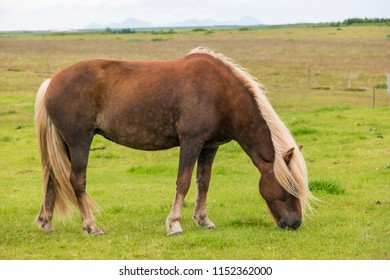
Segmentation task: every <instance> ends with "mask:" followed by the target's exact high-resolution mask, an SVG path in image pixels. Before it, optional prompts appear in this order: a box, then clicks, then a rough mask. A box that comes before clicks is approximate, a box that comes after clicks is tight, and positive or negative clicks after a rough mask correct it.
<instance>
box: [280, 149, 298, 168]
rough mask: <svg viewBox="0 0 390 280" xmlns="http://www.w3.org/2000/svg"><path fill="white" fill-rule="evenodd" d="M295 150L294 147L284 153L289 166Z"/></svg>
mask: <svg viewBox="0 0 390 280" xmlns="http://www.w3.org/2000/svg"><path fill="white" fill-rule="evenodd" d="M294 149H295V147H292V148H291V149H289V150H288V151H287V152H285V153H284V155H283V159H284V161H285V162H286V164H287V165H288V164H289V163H290V161H291V159H292V157H293V155H294Z"/></svg>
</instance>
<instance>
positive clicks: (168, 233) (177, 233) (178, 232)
mask: <svg viewBox="0 0 390 280" xmlns="http://www.w3.org/2000/svg"><path fill="white" fill-rule="evenodd" d="M177 235H183V231H175V232H173V231H170V232H167V236H177Z"/></svg>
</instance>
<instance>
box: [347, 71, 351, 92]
mask: <svg viewBox="0 0 390 280" xmlns="http://www.w3.org/2000/svg"><path fill="white" fill-rule="evenodd" d="M347 88H348V89H350V88H351V69H349V71H348V84H347Z"/></svg>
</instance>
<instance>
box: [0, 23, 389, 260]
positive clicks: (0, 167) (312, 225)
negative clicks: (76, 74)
mask: <svg viewBox="0 0 390 280" xmlns="http://www.w3.org/2000/svg"><path fill="white" fill-rule="evenodd" d="M335 32H336V28H292V29H287V28H278V29H264V30H262V29H260V30H253V29H249V30H246V31H245V32H242V31H239V30H233V29H230V30H213V33H211V34H208V35H207V36H206V34H204V32H192V31H191V30H187V31H178V32H176V33H170V34H169V38H170V39H169V40H168V41H156V42H151V40H152V39H153V38H155V35H154V34H151V33H145V34H138V33H136V34H91V35H89V34H80V35H78V34H76V35H66V36H55V35H53V36H33V35H25V34H24V35H20V36H18V35H17V34H14V35H12V36H11V35H10V36H2V37H0V56H1V60H0V61H1V62H0V237H1V239H0V259H387V260H388V259H390V245H389V242H388V240H389V239H390V223H389V217H390V180H389V178H390V122H389V113H390V111H389V107H390V98H388V97H387V94H386V89H377V106H376V109H371V106H372V100H371V90H367V91H345V90H344V89H345V87H346V83H347V78H348V76H347V73H348V72H349V69H352V73H355V74H353V78H352V86H353V88H359V89H360V88H368V89H371V88H372V86H373V85H377V84H383V83H385V78H386V77H385V73H386V69H387V67H388V65H387V63H386V61H388V59H387V60H386V58H388V56H389V51H388V50H389V49H390V48H389V47H390V46H389V44H390V42H389V40H388V39H386V35H387V34H389V27H385V26H383V27H372V26H369V27H343V28H342V30H338V31H337V32H336V34H332V33H335ZM164 35H165V34H161V38H163V37H164ZM118 38H119V39H120V40H118ZM164 38H165V37H164ZM81 39H82V40H81ZM199 45H205V46H208V47H211V48H213V49H215V50H216V51H218V52H222V53H224V54H226V55H228V56H229V57H232V58H233V59H235V60H236V61H237V62H239V63H240V64H242V65H243V66H244V67H246V68H247V69H248V70H249V71H250V72H251V73H252V74H253V75H254V76H255V77H257V78H258V79H259V80H260V81H262V82H263V83H265V85H266V88H267V95H268V96H269V98H270V100H271V103H272V104H273V106H274V107H275V109H276V111H277V112H278V114H279V115H280V117H281V118H282V119H283V120H284V122H285V123H286V125H287V126H288V127H289V128H290V130H291V131H292V133H293V134H294V137H295V138H296V140H297V142H298V143H299V144H303V145H304V148H303V153H304V156H305V158H306V161H307V166H308V171H309V181H310V188H311V189H312V191H313V194H314V195H315V196H316V197H317V199H318V200H317V201H315V202H313V204H312V206H313V212H312V213H311V212H309V213H308V216H307V217H306V219H305V220H304V222H303V224H302V226H301V228H300V229H299V230H298V231H284V230H280V229H278V228H277V226H276V225H275V223H274V222H273V220H272V218H271V217H270V215H269V213H268V209H267V206H266V204H265V202H264V201H263V199H262V198H261V197H260V195H259V191H258V180H259V174H258V172H257V170H256V168H255V167H254V166H253V165H252V163H251V161H250V159H249V158H248V157H247V156H246V155H245V154H244V152H243V151H242V150H241V148H240V147H239V145H238V144H237V143H235V142H231V143H229V144H226V145H224V146H222V147H221V149H220V151H219V152H218V154H217V157H216V160H215V164H214V168H213V175H212V180H211V187H210V192H209V198H208V212H209V216H210V219H211V220H212V221H213V222H214V223H215V224H216V225H217V228H216V229H215V230H211V231H210V230H202V229H198V228H197V227H196V226H195V224H194V223H193V222H192V211H193V207H194V199H195V196H196V190H195V184H194V182H195V179H194V178H193V184H192V186H191V189H190V192H189V194H188V197H187V199H186V203H185V206H184V209H183V220H182V226H183V230H184V231H185V234H184V235H183V236H177V237H172V238H168V237H166V236H165V228H164V223H165V219H166V217H167V215H168V212H169V210H170V206H171V203H172V201H173V198H174V195H175V181H176V172H177V165H178V153H179V149H178V148H175V149H171V150H167V151H159V152H143V151H136V150H131V149H128V148H125V147H121V146H119V145H116V144H114V143H112V142H109V141H107V140H105V139H104V138H102V137H100V136H97V137H95V139H94V142H93V145H92V148H93V151H91V153H90V159H89V165H88V174H87V180H88V188H87V189H88V192H89V193H90V195H91V196H92V197H93V198H94V200H95V201H96V202H97V203H98V204H99V205H100V208H101V212H100V214H97V215H96V219H97V224H98V225H99V227H100V228H101V229H102V230H103V231H104V232H105V235H103V236H98V237H93V236H85V235H83V234H82V228H81V221H80V220H81V218H80V214H79V213H78V212H77V211H75V213H74V215H73V217H72V218H71V219H70V220H69V221H61V220H58V219H55V220H54V227H55V232H53V233H51V234H43V233H42V232H41V231H40V230H39V229H38V228H37V227H36V226H35V225H34V223H33V221H34V219H35V217H36V215H37V213H38V211H39V208H40V203H41V196H42V187H41V167H40V159H39V157H38V153H37V142H36V139H35V133H34V125H33V107H34V98H35V92H36V90H37V88H38V87H39V85H40V83H41V82H42V81H43V79H44V78H45V77H47V76H48V75H52V74H54V73H56V72H57V71H59V70H60V69H62V68H63V67H65V66H67V65H70V64H72V63H74V62H76V61H79V60H82V59H89V58H94V57H102V58H113V59H171V58H176V57H180V56H182V55H184V54H186V53H187V52H188V51H189V50H190V49H192V48H194V47H197V46H199ZM372 61H375V63H371V62H372ZM367 65H369V67H367ZM309 68H310V69H312V73H313V75H312V77H311V79H312V80H311V86H312V88H309V87H308V83H307V73H308V72H307V69H309ZM16 69H17V71H15V70H16ZM275 73H277V74H275ZM320 86H321V87H329V90H315V89H313V88H314V87H320Z"/></svg>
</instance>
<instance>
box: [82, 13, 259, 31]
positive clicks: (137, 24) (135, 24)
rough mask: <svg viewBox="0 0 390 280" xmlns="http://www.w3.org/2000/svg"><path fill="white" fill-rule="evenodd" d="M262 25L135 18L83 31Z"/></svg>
mask: <svg viewBox="0 0 390 280" xmlns="http://www.w3.org/2000/svg"><path fill="white" fill-rule="evenodd" d="M253 25H262V23H261V22H260V21H259V20H258V19H256V18H253V17H249V16H245V17H242V18H241V19H238V20H226V21H217V20H214V19H187V20H185V21H182V22H172V23H168V24H154V23H151V22H148V21H142V20H139V19H136V18H128V19H126V20H125V21H123V22H111V23H109V24H107V25H101V24H97V23H91V24H89V25H87V26H86V27H85V28H84V29H105V28H113V29H121V28H156V27H206V26H253Z"/></svg>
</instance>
